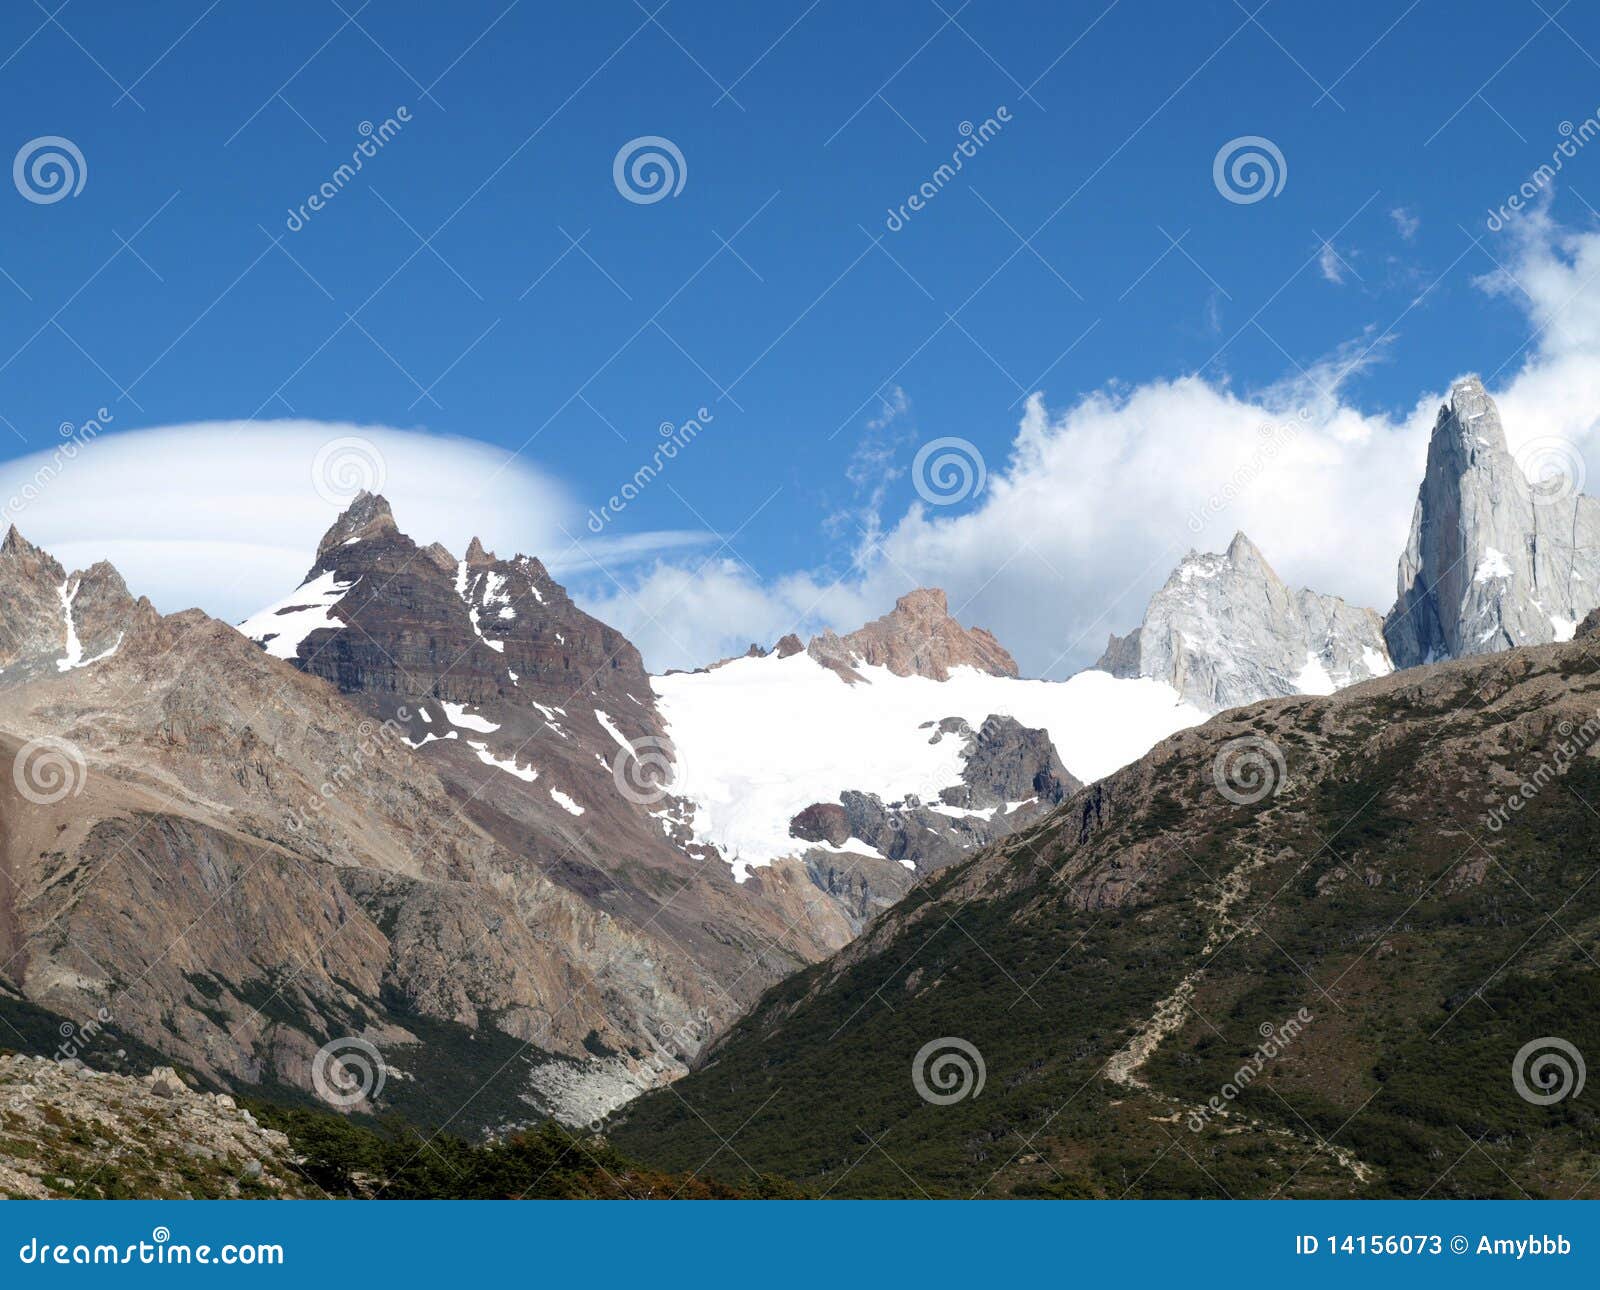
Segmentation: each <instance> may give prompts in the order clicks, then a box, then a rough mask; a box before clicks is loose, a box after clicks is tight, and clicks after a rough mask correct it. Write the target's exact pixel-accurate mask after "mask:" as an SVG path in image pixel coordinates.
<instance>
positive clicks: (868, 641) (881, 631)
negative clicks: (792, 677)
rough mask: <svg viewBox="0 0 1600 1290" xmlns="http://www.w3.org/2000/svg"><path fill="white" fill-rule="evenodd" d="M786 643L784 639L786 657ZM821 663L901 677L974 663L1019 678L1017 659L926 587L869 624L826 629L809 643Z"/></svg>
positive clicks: (938, 677) (943, 673) (941, 675)
mask: <svg viewBox="0 0 1600 1290" xmlns="http://www.w3.org/2000/svg"><path fill="white" fill-rule="evenodd" d="M786 644H787V642H779V656H780V657H784V656H785V654H784V649H785V647H786ZM807 649H808V650H809V651H810V653H811V656H812V657H813V658H814V659H816V660H817V661H818V662H819V663H823V664H826V665H827V666H829V667H832V668H834V669H835V670H836V671H839V672H840V673H841V674H845V673H850V672H853V671H854V669H855V667H856V666H857V665H858V664H866V665H867V666H868V667H886V668H888V669H889V670H890V671H891V672H893V673H894V674H895V675H896V676H926V677H929V678H930V679H932V680H935V681H944V680H947V679H948V678H949V676H950V669H951V668H953V667H975V668H977V669H978V670H979V671H980V672H987V673H989V674H990V675H991V676H1016V675H1017V663H1016V660H1015V659H1013V658H1012V657H1011V655H1010V654H1008V653H1007V652H1006V650H1005V647H1004V646H1002V645H1001V644H1000V642H999V641H997V640H996V639H995V638H994V637H993V636H992V635H990V634H989V633H988V632H986V631H985V630H984V629H983V628H981V627H973V628H966V627H963V626H962V625H961V624H960V623H958V622H957V621H956V620H955V619H954V618H952V617H951V616H950V604H949V601H948V600H947V599H946V598H945V594H944V592H942V591H940V590H939V589H938V588H937V587H921V588H918V589H917V590H916V591H911V592H907V593H906V594H905V595H903V596H901V597H900V599H899V600H897V601H895V605H894V608H893V609H892V610H891V611H890V612H889V613H887V614H885V615H884V616H883V617H882V618H879V619H876V620H875V621H873V622H870V623H868V624H867V625H866V626H865V627H862V628H860V629H859V630H857V631H853V632H851V633H850V634H849V635H848V636H839V635H837V634H836V633H834V632H831V631H827V632H823V633H822V635H820V636H816V637H813V638H812V640H811V643H810V644H809V645H808V646H807Z"/></svg>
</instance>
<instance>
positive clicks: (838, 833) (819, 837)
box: [789, 802, 850, 846]
mask: <svg viewBox="0 0 1600 1290" xmlns="http://www.w3.org/2000/svg"><path fill="white" fill-rule="evenodd" d="M789 833H790V835H791V836H793V837H797V838H800V839H802V840H803V841H806V842H831V843H832V844H833V845H834V846H842V845H843V844H844V842H845V841H846V839H848V838H849V836H850V820H849V817H848V816H846V815H845V810H844V807H842V806H840V805H839V804H838V803H837V802H817V803H815V804H814V805H811V806H808V807H806V809H805V810H803V811H801V812H800V814H798V815H797V816H795V817H794V819H792V820H790V821H789Z"/></svg>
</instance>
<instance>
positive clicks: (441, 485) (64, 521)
mask: <svg viewBox="0 0 1600 1290" xmlns="http://www.w3.org/2000/svg"><path fill="white" fill-rule="evenodd" d="M115 430H116V426H115V423H114V422H113V423H112V424H111V425H110V426H108V427H107V429H106V432H105V433H102V434H99V435H98V436H96V437H94V438H92V440H90V441H89V442H87V443H84V444H83V445H82V446H81V447H78V448H76V449H75V450H74V455H73V456H72V457H71V458H70V459H63V458H62V456H60V455H59V454H52V453H37V454H34V455H32V456H29V457H24V458H20V459H18V460H15V461H10V462H4V463H0V509H3V510H4V512H5V519H6V520H10V521H13V522H15V524H16V525H17V527H18V529H20V530H21V531H22V533H23V534H24V536H26V537H27V538H28V539H29V540H30V541H32V542H34V543H35V544H36V545H39V546H42V547H44V548H45V549H47V550H48V551H50V553H51V554H52V555H54V556H55V557H56V558H57V559H58V560H60V561H61V562H62V563H63V564H64V565H66V566H67V567H68V568H83V567H86V566H87V565H89V564H92V563H93V562H94V561H96V560H102V559H105V560H110V561H111V562H112V563H113V564H115V565H116V566H117V568H118V570H120V571H121V573H122V575H123V577H124V578H125V579H126V581H127V583H128V586H129V588H130V590H132V591H133V592H134V593H135V594H137V595H148V596H149V597H150V598H151V600H152V601H154V602H155V604H156V606H157V607H158V608H159V609H161V610H163V611H167V612H170V611H172V610H176V609H184V608H188V607H190V606H192V605H199V606H200V607H201V608H203V609H205V610H207V611H208V612H209V613H212V614H214V615H216V616H217V617H219V618H224V619H227V620H229V621H234V622H236V621H238V620H240V619H242V618H244V617H245V616H246V615H248V614H249V613H251V612H253V611H254V610H256V609H259V608H260V607H261V606H262V605H264V604H267V603H270V602H271V601H274V600H277V599H278V598H279V597H281V596H283V595H284V594H286V593H287V592H288V591H290V590H291V589H292V588H294V587H295V586H296V585H297V584H298V583H299V581H300V579H301V578H302V577H303V576H304V574H305V572H306V569H307V568H308V566H309V565H310V564H311V561H312V559H313V555H314V553H315V551H316V546H317V541H318V539H320V538H321V536H322V534H323V533H324V532H325V531H326V530H327V528H328V526H329V525H330V524H332V523H333V521H334V519H335V518H336V517H337V516H338V513H339V511H340V509H341V506H340V504H339V503H338V500H337V498H338V496H339V495H340V494H339V492H336V491H333V490H342V493H343V495H349V493H350V492H351V491H353V489H354V488H355V487H356V486H357V485H367V486H370V487H373V488H374V490H375V491H381V492H382V493H383V494H384V495H385V496H386V497H387V498H388V499H389V501H390V503H391V505H392V506H393V508H394V511H395V517H396V520H397V521H398V522H399V524H400V527H401V528H402V529H403V530H404V531H405V532H407V533H409V534H411V535H412V536H413V537H414V538H416V540H417V541H418V542H421V543H424V544H425V543H427V542H431V541H441V542H443V543H444V544H445V545H446V546H447V547H449V548H450V549H451V550H453V551H456V552H458V553H459V552H461V551H463V550H464V549H465V548H466V545H467V543H468V541H469V540H470V539H471V538H472V537H473V536H474V535H477V536H480V537H482V538H483V541H484V543H485V545H487V546H488V547H490V548H491V549H494V550H497V551H499V552H500V553H501V554H504V555H510V554H511V553H513V552H515V551H524V552H528V553H531V554H539V555H544V556H546V557H547V558H550V559H551V560H552V563H561V564H562V566H563V567H564V568H566V569H569V570H573V569H582V568H586V567H592V561H593V560H595V559H598V560H603V561H604V562H605V563H606V564H607V565H608V566H610V567H615V566H618V565H623V564H627V563H629V562H631V561H633V560H638V559H644V558H648V557H649V556H651V555H653V554H655V553H657V552H660V551H662V550H664V549H671V548H674V547H682V546H685V545H688V544H690V543H694V542H699V541H703V540H704V536H703V535H700V534H685V533H666V534H654V533H643V534H634V535H631V536H628V537H624V538H615V539H607V540H605V541H589V542H586V543H584V545H583V547H582V548H578V547H575V546H574V545H573V544H572V542H571V540H570V539H569V538H568V537H567V536H566V534H567V533H569V532H571V533H583V532H584V531H583V525H582V522H581V519H580V516H581V514H582V511H581V508H580V507H578V506H577V504H576V503H575V502H574V501H573V499H572V498H571V497H570V496H569V495H568V493H567V490H566V489H565V487H564V486H563V485H562V484H560V483H559V482H558V481H556V480H554V479H552V478H551V477H550V476H548V475H546V474H545V473H543V472H542V471H540V470H538V469H536V468H535V467H533V466H532V465H530V464H528V463H526V462H524V461H521V460H520V459H514V458H512V456H511V454H510V453H508V452H506V451H505V450H504V449H500V448H496V447H493V446H491V445H488V444H484V443H480V442H478V441H476V440H472V439H461V438H454V437H449V436H443V435H432V434H426V433H422V432H419V431H411V430H395V429H391V428H388V427H385V426H358V425H349V424H340V423H331V422H316V421H303V420H295V421H265V422H244V421H216V422H205V423H198V424H192V425H182V426H163V427H160V428H156V429H148V430H137V431H128V432H121V433H114V432H113V431H115ZM339 440H359V441H364V442H365V443H367V444H371V445H372V446H373V447H374V448H375V449H376V454H377V455H376V457H373V456H372V454H371V453H370V452H369V451H368V450H367V449H365V448H360V447H357V448H356V449H355V451H354V452H353V453H352V454H350V455H348V456H346V457H344V458H342V460H343V461H344V463H345V466H346V467H347V468H348V471H349V473H348V474H346V475H339V474H338V465H339V460H340V459H335V460H334V461H332V462H325V464H324V468H323V480H322V483H323V492H325V493H327V494H328V496H326V497H325V496H323V495H321V494H319V491H318V488H317V482H318V481H317V480H315V479H314V478H313V469H314V463H316V462H317V461H318V454H319V452H321V451H322V450H323V449H324V448H325V446H326V445H328V444H330V443H332V442H335V441H339ZM68 442H69V441H68V440H63V447H65V446H66V444H67V443H68ZM41 471H45V472H47V473H46V474H45V475H44V476H41ZM48 472H54V474H53V477H51V475H50V474H49V473H48ZM41 478H42V479H43V482H42V483H41V482H40V480H41ZM13 499H16V502H15V503H13ZM584 536H585V537H587V534H586V533H584Z"/></svg>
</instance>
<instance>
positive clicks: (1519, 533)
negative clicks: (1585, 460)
mask: <svg viewBox="0 0 1600 1290" xmlns="http://www.w3.org/2000/svg"><path fill="white" fill-rule="evenodd" d="M1532 447H1533V448H1534V449H1539V448H1540V444H1539V443H1538V442H1537V441H1536V442H1535V444H1534V445H1532ZM1566 450H1567V451H1575V450H1573V449H1571V448H1570V446H1566ZM1537 456H1538V454H1537V452H1536V453H1535V457H1537ZM1556 464H1557V465H1558V467H1560V468H1561V473H1558V474H1556V475H1554V476H1553V477H1551V478H1548V479H1543V480H1540V481H1536V482H1530V481H1529V479H1528V477H1527V475H1526V474H1525V473H1524V472H1523V469H1522V467H1521V465H1520V464H1519V463H1518V461H1517V459H1516V458H1515V457H1513V456H1512V454H1511V453H1510V451H1509V450H1508V449H1507V447H1506V435H1505V430H1504V428H1503V427H1502V426H1501V424H1500V413H1499V410H1498V409H1497V408H1496V407H1495V404H1494V400H1493V399H1491V398H1490V397H1489V395H1488V393H1487V392H1486V391H1485V390H1484V388H1483V384H1482V382H1480V381H1479V380H1478V379H1477V378H1476V377H1469V378H1467V379H1465V380H1462V381H1458V382H1457V383H1456V384H1455V386H1454V387H1453V388H1452V389H1451V391H1450V399H1449V402H1447V403H1445V404H1444V405H1443V406H1442V407H1440V409H1439V416H1438V420H1437V421H1436V422H1435V424H1434V429H1433V437H1432V438H1431V439H1430V440H1429V442H1428V467H1427V473H1426V474H1425V475H1424V477H1423V481H1422V486H1421V488H1420V489H1419V490H1418V492H1417V505H1416V509H1415V511H1414V513H1413V515H1412V520H1411V533H1410V537H1409V540H1408V541H1407V543H1406V549H1405V551H1404V553H1403V554H1402V555H1401V557H1400V568H1399V598H1398V600H1397V601H1396V602H1395V606H1394V608H1393V609H1392V610H1391V611H1390V613H1389V616H1388V618H1387V619H1386V620H1385V622H1384V635H1385V636H1386V637H1387V638H1388V642H1389V650H1390V653H1391V654H1392V655H1393V657H1394V660H1395V663H1396V664H1397V665H1398V666H1400V667H1411V666H1414V665H1416V664H1418V663H1425V662H1431V661H1432V660H1434V659H1439V658H1459V657H1461V656H1463V655H1467V654H1487V653H1492V652H1494V651H1495V650H1502V649H1509V648H1511V647H1513V646H1517V645H1538V644H1543V643H1545V642H1548V641H1559V640H1570V639H1571V637H1572V632H1573V628H1574V627H1575V626H1576V625H1577V624H1578V622H1579V621H1580V620H1581V619H1582V618H1583V616H1584V615H1585V614H1587V613H1588V612H1589V610H1591V609H1593V608H1594V607H1595V606H1596V605H1597V604H1600V501H1597V500H1596V499H1594V498H1592V497H1586V496H1584V495H1583V494H1582V493H1579V492H1578V491H1577V488H1576V486H1575V484H1574V479H1573V475H1574V473H1575V470H1574V465H1573V463H1572V462H1570V461H1558V462H1557V463H1556ZM1579 478H1581V476H1580V477H1579Z"/></svg>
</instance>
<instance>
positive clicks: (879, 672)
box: [651, 654, 1208, 881]
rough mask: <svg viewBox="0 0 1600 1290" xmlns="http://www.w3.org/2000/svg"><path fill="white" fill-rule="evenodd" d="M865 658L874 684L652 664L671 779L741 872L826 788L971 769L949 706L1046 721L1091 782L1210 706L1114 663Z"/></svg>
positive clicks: (892, 793)
mask: <svg viewBox="0 0 1600 1290" xmlns="http://www.w3.org/2000/svg"><path fill="white" fill-rule="evenodd" d="M857 670H858V671H859V672H860V673H861V675H862V676H863V677H865V678H866V679H867V681H868V684H865V685H849V684H847V683H845V682H844V681H843V680H841V679H840V678H839V676H838V675H837V674H836V673H834V672H832V671H830V670H829V669H828V668H825V667H823V666H822V665H821V664H820V663H818V662H816V661H815V660H814V659H813V658H811V656H810V655H808V654H795V655H792V656H790V657H789V658H785V659H780V658H776V657H773V656H768V657H767V658H749V659H738V660H736V661H734V662H732V663H726V664H724V665H723V666H721V667H718V668H715V669H713V670H712V671H710V672H702V673H682V674H678V675H674V676H658V677H652V678H651V685H652V686H653V687H654V689H655V692H656V699H657V703H658V705H659V707H660V710H661V713H662V715H663V717H665V719H666V721H667V726H668V734H669V735H670V736H671V739H672V742H673V747H674V749H675V751H676V755H677V766H676V772H675V776H674V779H673V783H672V791H673V792H674V793H677V794H680V795H682V796H684V797H687V798H689V799H690V800H691V801H693V802H694V803H695V813H694V821H693V828H694V834H695V840H696V841H697V842H706V843H710V844H712V845H714V846H716V847H717V848H718V850H720V851H721V852H722V855H723V857H724V858H725V859H726V860H727V861H728V862H729V864H731V865H732V866H733V870H734V876H735V877H736V878H738V879H739V880H740V881H743V880H744V879H745V878H747V877H748V876H749V871H750V870H751V869H752V868H754V867H757V866H760V865H765V864H769V863H771V862H772V861H773V860H776V859H778V858H780V857H782V856H788V855H794V854H795V853H796V851H797V850H798V849H799V848H800V847H801V846H802V845H803V844H801V843H799V842H798V841H797V840H796V839H794V838H791V837H790V836H789V821H790V820H791V819H792V818H793V817H794V816H795V815H796V814H797V813H798V812H800V811H801V810H803V809H804V808H805V807H807V806H810V805H811V804H812V803H813V802H836V801H838V800H839V795H840V793H842V792H844V791H845V790H846V789H858V790H861V791H863V792H869V793H877V794H878V795H879V796H880V797H882V798H883V800H884V801H885V802H895V801H899V800H901V799H902V798H904V797H905V796H906V795H907V794H915V795H916V796H917V797H919V798H921V799H922V800H923V801H935V802H936V801H937V800H938V796H939V790H940V789H942V788H948V787H950V786H952V785H954V784H958V783H960V780H961V767H962V757H961V753H962V749H963V743H964V741H963V740H962V739H961V737H960V736H958V735H946V736H944V737H943V738H941V739H940V740H939V741H938V742H937V743H934V742H931V741H932V738H933V735H934V733H935V731H934V730H933V729H932V728H931V727H930V728H924V727H928V726H929V723H936V722H938V721H939V720H941V719H942V718H944V717H960V718H963V719H964V720H965V721H967V723H968V724H970V725H971V726H973V727H974V728H976V727H978V726H980V725H982V724H983V720H984V718H985V717H987V716H989V715H990V714H991V713H996V714H999V715H1001V716H1010V717H1015V718H1016V719H1017V720H1018V721H1019V722H1021V723H1022V724H1023V725H1024V726H1033V727H1043V728H1044V729H1045V730H1047V731H1048V732H1049V734H1050V739H1051V741H1052V742H1053V743H1054V744H1055V746H1056V750H1057V751H1058V752H1059V753H1060V754H1061V760H1062V761H1063V762H1065V763H1066V767H1067V769H1068V770H1069V771H1071V772H1072V773H1073V774H1074V775H1075V776H1077V778H1079V779H1080V780H1083V781H1084V782H1085V783H1088V782H1089V781H1091V780H1096V779H1099V778H1101V777H1102V776H1105V775H1108V774H1110V773H1111V772H1112V771H1114V770H1117V769H1118V768H1120V767H1122V766H1125V765H1127V764H1128V763H1129V762H1131V761H1135V760H1136V759H1138V758H1139V757H1141V756H1143V755H1144V754H1145V753H1146V752H1148V751H1149V750H1150V748H1151V747H1153V746H1154V745H1155V744H1157V743H1159V742H1160V741H1161V740H1162V739H1164V738H1166V737H1167V736H1168V735H1170V734H1172V733H1173V732H1175V731H1178V730H1182V729H1184V728H1185V727H1187V726H1192V725H1198V724H1199V723H1200V722H1202V721H1204V720H1206V718H1207V715H1208V714H1207V713H1205V712H1202V711H1201V710H1200V709H1199V708H1197V707H1195V706H1194V705H1192V704H1189V703H1185V702H1183V701H1182V700H1181V699H1180V698H1179V697H1178V695H1177V692H1176V691H1174V690H1173V689H1172V688H1171V687H1170V686H1168V685H1165V684H1163V683H1162V682H1160V681H1154V680H1149V679H1143V678H1141V679H1119V678H1117V677H1113V676H1111V675H1110V674H1109V673H1106V672H1080V673H1079V674H1078V675H1077V676H1074V677H1072V678H1071V679H1070V680H1067V681H1022V680H1016V679H1013V678H1011V677H1002V676H991V675H989V674H988V673H985V672H979V671H977V670H976V669H973V668H957V669H955V670H953V671H952V672H951V674H950V679H949V680H947V681H932V680H929V679H928V678H926V677H921V676H896V675H895V674H894V673H893V672H891V671H889V670H888V669H887V668H883V667H866V666H861V667H858V668H857ZM850 849H851V850H859V847H858V846H857V845H856V844H854V843H852V844H851V848H850Z"/></svg>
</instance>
